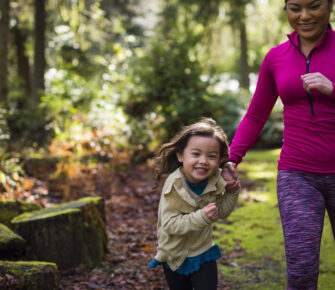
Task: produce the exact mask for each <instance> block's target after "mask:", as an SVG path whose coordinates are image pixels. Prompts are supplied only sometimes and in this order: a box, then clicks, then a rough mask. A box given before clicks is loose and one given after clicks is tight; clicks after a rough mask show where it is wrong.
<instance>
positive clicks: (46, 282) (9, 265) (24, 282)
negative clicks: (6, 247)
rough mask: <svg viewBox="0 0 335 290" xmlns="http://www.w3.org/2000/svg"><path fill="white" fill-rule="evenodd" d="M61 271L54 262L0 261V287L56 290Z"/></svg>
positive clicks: (16, 289) (13, 289)
mask: <svg viewBox="0 0 335 290" xmlns="http://www.w3.org/2000/svg"><path fill="white" fill-rule="evenodd" d="M58 287H59V273H58V270H57V266H56V264H54V263H46V262H39V261H30V262H23V261H18V262H12V261H0V289H10V290H19V289H21V290H23V289H24V290H41V289H48V290H56V289H58Z"/></svg>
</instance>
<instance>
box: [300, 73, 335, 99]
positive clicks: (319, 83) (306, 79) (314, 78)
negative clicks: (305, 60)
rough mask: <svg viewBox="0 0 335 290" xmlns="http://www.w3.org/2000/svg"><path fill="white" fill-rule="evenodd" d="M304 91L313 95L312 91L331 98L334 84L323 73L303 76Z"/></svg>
mask: <svg viewBox="0 0 335 290" xmlns="http://www.w3.org/2000/svg"><path fill="white" fill-rule="evenodd" d="M301 79H302V83H303V86H304V89H305V90H306V91H307V92H309V93H311V91H312V90H317V91H318V92H320V93H322V94H324V95H327V96H330V95H331V93H332V91H333V83H332V82H331V81H330V80H329V79H327V78H326V77H325V76H324V75H323V74H321V73H318V72H317V73H309V74H305V75H302V76H301Z"/></svg>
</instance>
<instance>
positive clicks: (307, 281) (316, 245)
mask: <svg viewBox="0 0 335 290" xmlns="http://www.w3.org/2000/svg"><path fill="white" fill-rule="evenodd" d="M277 194H278V205H279V210H280V217H281V220H282V226H283V233H284V240H285V251H286V264H287V289H290V290H293V289H299V290H302V289H304V290H307V289H308V290H316V289H317V283H318V275H319V256H320V243H321V236H322V230H323V222H324V216H325V210H326V209H327V212H328V216H329V219H330V222H331V226H332V230H333V235H334V233H335V175H320V174H312V173H306V172H300V171H288V170H279V171H278V179H277ZM334 237H335V235H334Z"/></svg>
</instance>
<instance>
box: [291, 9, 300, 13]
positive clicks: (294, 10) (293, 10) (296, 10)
mask: <svg viewBox="0 0 335 290" xmlns="http://www.w3.org/2000/svg"><path fill="white" fill-rule="evenodd" d="M290 10H291V11H292V12H294V13H297V12H299V10H300V9H298V8H290Z"/></svg>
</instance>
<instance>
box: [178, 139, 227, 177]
mask: <svg viewBox="0 0 335 290" xmlns="http://www.w3.org/2000/svg"><path fill="white" fill-rule="evenodd" d="M177 158H178V160H179V162H182V163H183V168H182V172H183V174H184V175H185V178H186V179H187V180H188V181H189V182H193V183H198V182H201V181H203V180H205V179H206V178H208V177H210V176H212V175H214V174H215V172H216V171H217V169H218V168H219V165H220V159H221V158H220V144H219V142H218V141H217V140H216V139H215V138H214V137H208V136H192V137H191V138H190V140H189V141H188V143H187V146H186V147H185V149H184V152H182V153H177Z"/></svg>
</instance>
